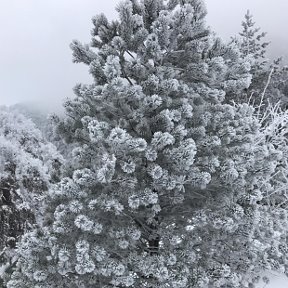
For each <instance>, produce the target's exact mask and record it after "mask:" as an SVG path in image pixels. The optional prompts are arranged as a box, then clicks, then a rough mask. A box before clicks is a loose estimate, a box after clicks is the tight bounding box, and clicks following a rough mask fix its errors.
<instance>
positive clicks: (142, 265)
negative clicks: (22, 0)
mask: <svg viewBox="0 0 288 288" xmlns="http://www.w3.org/2000/svg"><path fill="white" fill-rule="evenodd" d="M117 10H118V12H119V19H118V20H115V21H112V22H109V21H108V20H107V18H106V17H105V15H103V14H102V15H99V16H97V17H95V18H94V19H93V24H94V29H93V31H92V36H93V37H92V43H91V45H82V44H80V43H79V42H78V41H74V42H73V43H72V45H71V47H72V50H73V55H74V61H75V62H79V63H84V64H86V65H88V66H89V71H90V73H91V74H92V75H93V77H94V83H93V84H91V85H82V84H79V85H77V86H76V87H75V94H76V97H75V99H73V100H70V101H68V102H67V103H66V105H65V106H66V113H67V115H68V117H67V119H66V120H65V121H60V122H59V123H58V128H57V129H58V131H59V133H61V135H62V137H63V138H64V139H65V140H66V141H67V142H69V143H72V144H73V145H75V148H74V150H73V153H72V156H71V161H70V162H71V163H70V165H69V169H68V170H67V172H66V173H67V177H65V178H63V179H62V180H61V182H60V183H59V184H56V185H55V186H54V187H53V189H51V190H50V191H49V194H48V196H47V197H46V199H45V203H44V208H45V211H46V214H45V218H46V219H45V221H44V222H43V227H40V228H39V229H35V230H34V231H32V232H30V233H27V234H26V235H25V236H24V237H23V238H22V240H21V242H20V243H19V245H18V250H17V252H18V256H19V260H18V263H17V267H16V271H15V272H14V273H13V274H12V276H11V279H10V281H9V282H8V284H7V287H8V288H16V287H17V288H18V287H21V288H28V287H37V288H38V287H42V288H44V287H50V288H53V287H72V288H73V287H75V288H76V287H77V288H78V287H86V288H90V287H101V288H108V287H115V288H116V287H117V288H120V287H121V288H123V287H135V288H136V287H147V288H148V287H149V288H152V287H153V288H155V287H157V288H164V287H165V288H166V287H173V288H176V287H177V288H178V287H192V288H193V287H205V288H207V287H209V288H211V287H213V288H214V287H223V288H224V287H248V285H250V286H249V287H253V282H255V281H257V277H258V275H259V274H261V272H262V271H263V270H265V269H269V268H270V269H284V270H285V269H286V270H287V266H285V265H287V264H286V263H287V258H286V257H287V256H286V253H285V251H286V250H285V249H287V246H286V231H287V228H286V226H285V219H286V218H285V217H286V210H285V209H284V208H283V207H276V206H275V207H271V205H270V203H269V200H270V199H271V197H270V196H271V195H272V194H273V193H274V192H275V191H276V190H275V186H277V185H278V184H277V183H278V182H277V183H276V181H275V183H274V182H273V181H272V180H273V179H274V178H273V176H274V174H275V171H276V169H277V167H278V166H277V165H278V164H279V163H280V162H279V161H280V159H282V157H283V153H281V151H279V150H277V148H275V146H274V145H273V143H270V142H269V141H267V140H266V137H264V136H263V135H264V134H265V133H266V132H265V133H264V132H263V131H264V130H265V129H264V128H261V127H262V126H261V125H262V122H261V119H260V120H259V118H257V113H255V111H254V108H253V107H250V106H249V105H248V104H239V105H236V104H235V105H229V104H224V100H225V94H227V95H229V96H230V95H232V96H233V95H234V93H235V94H236V93H239V92H238V91H243V89H244V88H247V87H248V86H249V83H250V78H251V77H250V74H249V69H250V64H249V63H248V62H247V61H246V60H245V59H242V58H241V57H240V56H241V54H240V52H239V51H238V50H237V47H236V45H235V46H232V45H229V46H226V45H224V44H223V43H222V42H221V41H220V40H219V39H218V38H217V37H216V36H215V35H214V34H213V33H211V32H210V31H209V30H208V29H207V27H206V24H205V15H206V10H205V6H204V4H203V2H202V1H201V0H170V1H164V0H143V1H141V2H138V1H137V0H130V1H125V2H121V3H120V4H119V5H118V7H117ZM232 96H231V97H232ZM226 100H227V99H226ZM266 124H267V123H266ZM263 129H264V130H263ZM279 179H280V177H279ZM280 180H281V179H280ZM280 180H279V182H281V181H282V180H281V181H280ZM275 193H276V192H275ZM277 193H278V192H277ZM279 193H280V192H279ZM280 212H281V213H280ZM273 213H274V214H277V213H278V214H277V215H278V216H277V217H272V216H273ZM264 216H265V217H266V218H265V219H267V218H269V221H270V222H269V225H267V223H266V222H265V221H263V219H264ZM267 226H268V227H267ZM271 233H272V234H273V233H274V234H273V235H272V236H273V237H271ZM275 240H277V241H278V242H277V241H275ZM273 245H274V246H273ZM280 245H282V246H281V247H280ZM275 247H276V248H275ZM272 248H273V249H274V248H275V249H276V251H277V253H273V252H272V251H275V250H273V249H272ZM270 250H271V251H270Z"/></svg>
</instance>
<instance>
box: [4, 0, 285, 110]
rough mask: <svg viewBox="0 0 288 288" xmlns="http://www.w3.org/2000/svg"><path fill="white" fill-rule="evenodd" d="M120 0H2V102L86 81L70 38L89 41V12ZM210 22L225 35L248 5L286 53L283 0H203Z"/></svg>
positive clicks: (109, 8) (58, 96)
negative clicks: (72, 55) (72, 60)
mask: <svg viewBox="0 0 288 288" xmlns="http://www.w3.org/2000/svg"><path fill="white" fill-rule="evenodd" d="M117 3H118V0H105V1H103V0H0V39H1V46H0V105H1V104H8V105H9V104H13V103H17V102H22V101H28V100H33V101H34V100H37V101H38V102H41V103H44V104H45V105H53V104H57V105H60V103H61V102H62V99H63V98H66V97H68V96H71V94H72V87H73V86H74V85H75V84H76V83H77V82H87V81H88V82H89V76H88V72H87V68H86V67H85V66H82V65H76V64H72V63H71V59H72V57H71V51H70V49H69V44H70V43H71V40H72V39H78V40H80V41H81V42H89V41H90V30H91V28H92V24H91V18H92V16H93V15H95V14H98V13H100V12H104V13H105V14H107V15H108V16H109V17H110V18H112V17H115V15H116V13H115V10H114V7H115V5H116V4H117ZM206 3H207V7H208V11H209V13H208V18H207V20H208V23H209V24H210V25H211V26H212V27H213V29H214V30H215V31H216V32H218V33H219V34H220V35H221V36H223V38H226V39H228V38H229V36H232V35H235V34H236V33H238V32H239V31H240V23H241V21H242V19H243V16H244V14H245V12H246V10H247V9H248V8H249V9H250V10H251V12H252V14H253V15H254V16H255V20H256V22H257V24H259V26H261V27H263V30H265V31H268V32H269V38H271V39H273V43H272V44H271V47H272V48H273V50H275V51H277V53H276V54H277V55H278V54H285V49H286V46H287V44H288V36H287V37H286V38H285V36H286V35H285V33H283V28H285V27H287V24H288V18H287V17H286V14H287V11H288V1H287V0H274V1H268V0H266V1H265V0H241V1H240V0H207V1H206Z"/></svg>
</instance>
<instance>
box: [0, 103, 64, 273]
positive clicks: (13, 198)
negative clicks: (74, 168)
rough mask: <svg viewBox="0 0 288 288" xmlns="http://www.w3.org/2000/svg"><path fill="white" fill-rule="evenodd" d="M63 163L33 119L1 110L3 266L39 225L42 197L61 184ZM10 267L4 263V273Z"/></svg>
mask: <svg viewBox="0 0 288 288" xmlns="http://www.w3.org/2000/svg"><path fill="white" fill-rule="evenodd" d="M62 162H63V160H62V158H61V156H60V155H59V154H58V153H57V151H56V149H55V147H54V146H53V145H51V144H48V143H46V141H45V140H44V139H43V137H42V136H41V133H40V131H39V130H38V129H36V127H35V125H34V124H33V123H32V122H31V121H30V120H28V119H26V118H25V117H24V116H23V115H21V114H18V113H16V112H15V111H14V112H13V111H9V109H5V108H2V109H1V110H0V217H1V224H0V253H1V257H0V258H1V260H0V263H3V262H5V261H6V260H7V259H6V258H7V257H8V258H9V255H10V256H11V255H12V254H11V253H12V252H13V249H14V248H15V243H16V241H17V240H18V238H19V237H20V236H21V234H23V232H24V231H25V230H27V229H29V228H31V227H30V226H31V225H33V224H34V223H35V216H36V214H38V212H39V211H37V209H38V208H39V205H37V202H39V197H41V194H42V193H44V191H47V190H48V185H49V183H50V182H56V181H58V180H57V179H58V177H59V172H60V167H61V165H62ZM11 249H12V250H11ZM10 250H11V251H10ZM7 253H8V254H7ZM10 260H11V259H10ZM7 267H9V265H8V264H7V263H4V266H3V267H2V268H3V269H2V270H3V271H2V272H4V270H5V269H6V268H7ZM4 268H5V269H4ZM1 274H2V273H1ZM0 276H1V275H0Z"/></svg>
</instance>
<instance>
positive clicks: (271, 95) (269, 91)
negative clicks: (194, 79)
mask: <svg viewBox="0 0 288 288" xmlns="http://www.w3.org/2000/svg"><path fill="white" fill-rule="evenodd" d="M266 35H267V33H266V32H261V29H260V28H259V27H257V28H256V27H255V22H254V21H253V16H252V14H251V13H250V12H249V10H248V11H247V13H246V14H245V19H244V21H243V22H242V31H241V32H240V33H239V37H235V38H233V39H232V43H233V44H235V43H236V44H237V45H238V47H239V49H240V52H241V55H242V57H249V58H250V61H251V64H252V65H251V71H250V72H251V74H252V82H251V85H250V86H249V88H248V89H245V94H246V97H243V94H242V101H244V102H247V101H251V103H253V105H255V106H258V105H260V106H262V108H263V106H265V107H266V108H267V107H268V106H269V103H270V104H272V105H275V104H276V103H277V102H279V101H280V102H281V106H283V107H284V106H285V105H287V101H288V100H287V99H288V94H287V67H285V66H284V67H283V61H282V59H281V57H280V58H278V59H275V60H273V61H271V60H269V59H268V56H267V50H266V49H267V47H268V46H269V44H270V43H269V42H266V41H265V40H264V39H265V37H266ZM264 110H265V109H264Z"/></svg>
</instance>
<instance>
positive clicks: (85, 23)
mask: <svg viewBox="0 0 288 288" xmlns="http://www.w3.org/2000/svg"><path fill="white" fill-rule="evenodd" d="M117 3H118V0H104V1H103V0H0V39H1V40H0V41H1V45H0V105H2V104H5V105H10V104H14V103H17V102H22V101H31V100H32V101H35V100H36V101H38V102H40V103H43V105H46V106H53V105H58V106H59V105H60V103H61V102H62V99H64V98H66V97H69V96H71V95H72V87H73V86H74V85H75V84H76V83H78V82H84V83H85V82H87V81H89V76H88V72H87V68H86V67H85V66H82V65H80V64H79V65H76V64H72V62H71V59H72V56H71V51H70V49H69V44H70V43H71V41H72V39H78V40H80V41H81V42H89V41H90V30H91V28H92V24H91V18H92V16H94V15H95V14H98V13H100V12H104V13H105V14H106V15H107V16H108V17H109V18H112V17H115V15H116V13H115V11H114V7H115V5H116V4H117ZM206 3H207V7H208V12H209V13H208V18H207V21H208V24H209V25H211V26H212V28H213V30H215V31H216V32H218V33H219V34H220V35H221V36H222V37H223V38H225V39H229V37H230V36H233V35H235V34H237V33H238V32H239V31H240V27H241V26H240V25H241V21H242V19H243V16H244V14H245V12H246V11H247V9H250V11H251V13H252V14H253V15H254V19H255V21H256V22H257V24H258V26H260V27H261V28H262V30H263V31H267V32H268V33H269V34H268V39H271V40H273V43H272V44H271V49H272V50H273V51H274V52H273V53H274V54H276V55H278V54H281V55H283V54H286V55H287V54H288V53H286V47H287V46H288V35H287V33H285V29H287V26H288V17H287V11H288V1H287V0H274V1H268V0H241V1H240V0H206ZM279 56H280V55H279ZM284 282H285V280H283V279H282V278H281V277H275V279H274V280H273V281H272V284H271V285H268V286H266V287H265V288H287V287H288V284H287V282H286V284H285V283H284Z"/></svg>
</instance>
